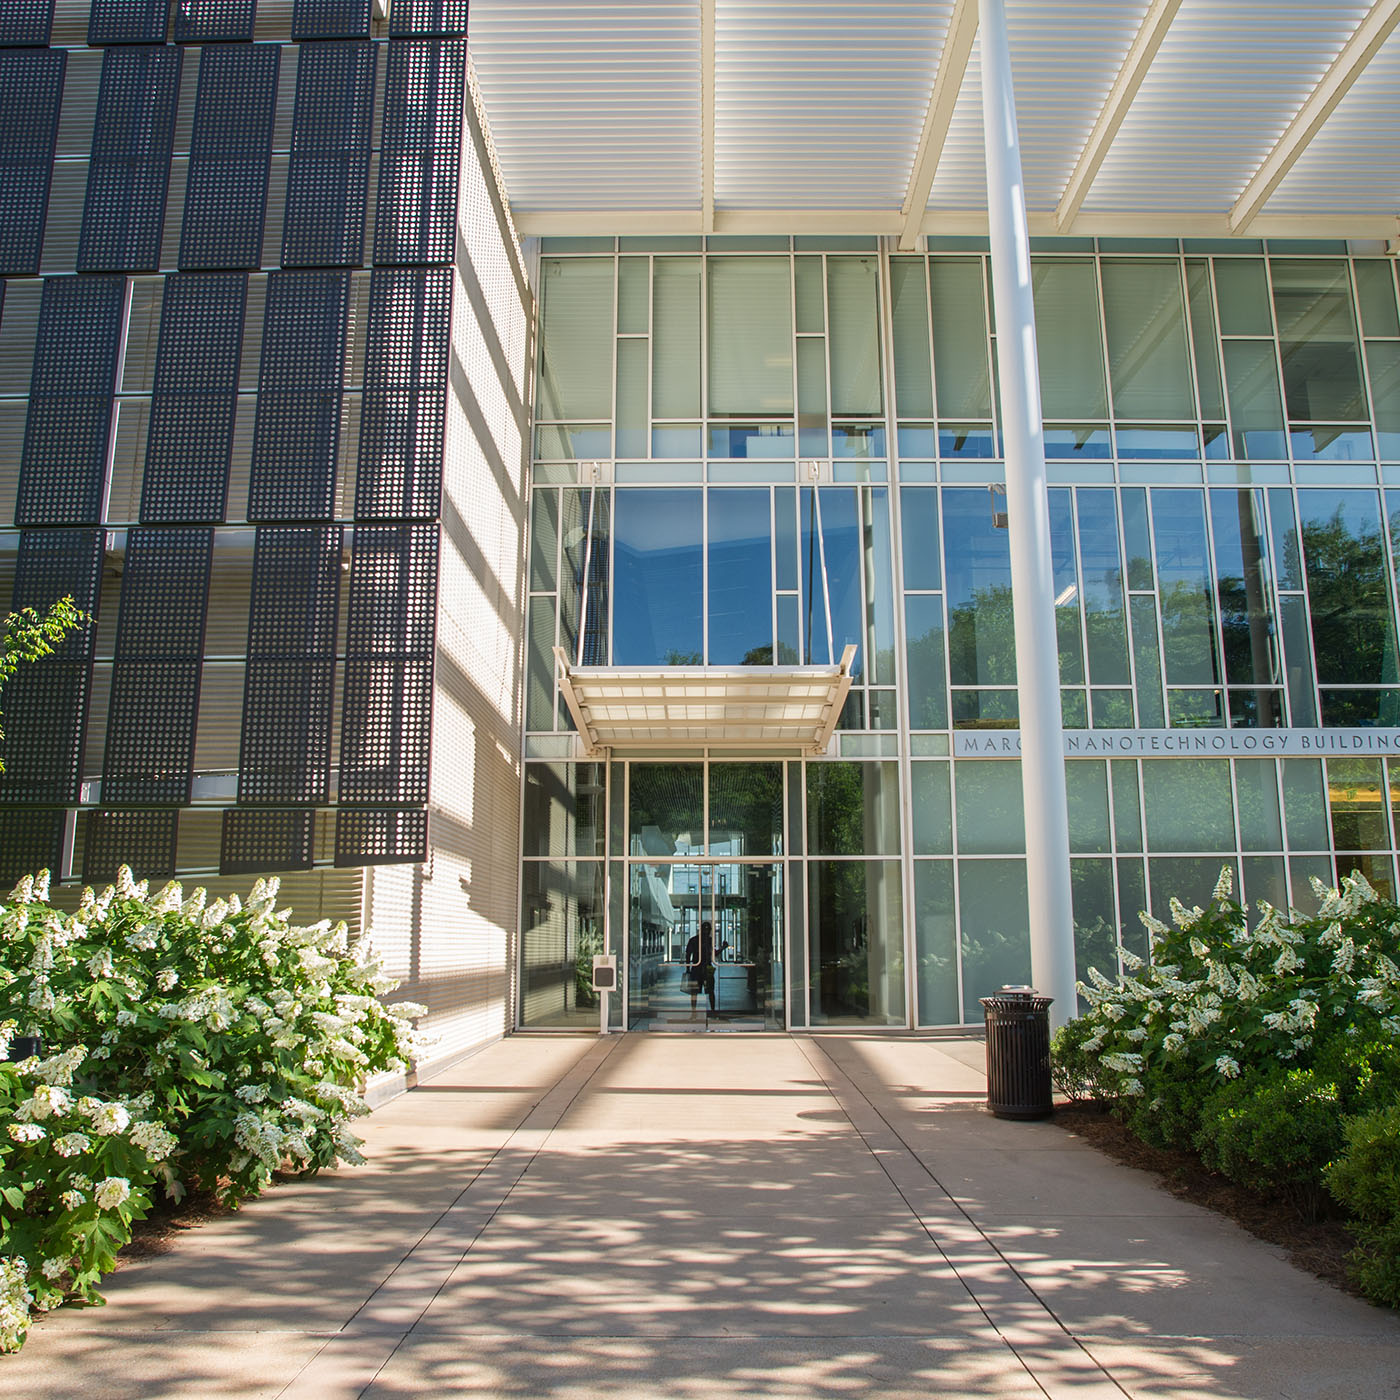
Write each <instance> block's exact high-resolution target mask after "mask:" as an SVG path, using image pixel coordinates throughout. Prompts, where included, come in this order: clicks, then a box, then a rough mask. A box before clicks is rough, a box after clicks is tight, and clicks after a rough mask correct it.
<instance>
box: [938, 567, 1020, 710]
mask: <svg viewBox="0 0 1400 1400" xmlns="http://www.w3.org/2000/svg"><path fill="white" fill-rule="evenodd" d="M948 663H949V667H950V668H951V672H952V677H953V684H954V685H1015V684H1016V634H1015V629H1014V624H1013V622H1012V616H1011V588H1010V585H1008V584H1001V583H998V584H993V585H991V586H990V587H988V588H976V589H974V590H973V591H972V593H971V595H970V596H969V598H968V601H967V602H965V603H960V604H958V606H957V607H955V608H951V609H950V610H949V613H948Z"/></svg>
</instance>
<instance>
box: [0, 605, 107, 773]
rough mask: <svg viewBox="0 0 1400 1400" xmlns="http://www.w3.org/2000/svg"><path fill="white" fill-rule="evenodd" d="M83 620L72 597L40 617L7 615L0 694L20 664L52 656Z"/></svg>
mask: <svg viewBox="0 0 1400 1400" xmlns="http://www.w3.org/2000/svg"><path fill="white" fill-rule="evenodd" d="M87 620H88V618H87V614H86V613H84V612H82V611H81V610H80V609H79V608H77V607H76V606H75V605H74V603H73V600H72V598H60V599H59V600H58V602H56V603H55V604H54V605H53V606H52V607H51V608H50V609H49V610H48V612H47V613H45V614H44V616H42V617H40V616H39V614H38V613H37V612H35V611H34V609H33V608H20V610H19V611H18V612H12V613H10V614H9V615H8V616H7V617H6V618H5V621H4V624H3V626H0V695H2V694H3V691H4V686H5V682H6V681H8V680H9V679H10V677H11V676H13V675H14V673H15V672H16V671H17V670H19V668H20V666H21V664H22V663H24V662H26V661H38V660H39V658H40V657H44V656H52V655H53V654H54V652H55V651H56V650H57V649H58V646H59V643H60V642H62V641H63V639H64V638H65V637H66V636H67V635H68V634H69V633H70V632H71V631H72V630H73V629H74V628H75V627H80V626H81V625H82V624H83V623H85V622H86V621H87ZM4 737H5V731H4V728H3V727H0V739H3V738H4ZM4 771H5V764H4V760H3V759H0V773H3V772H4Z"/></svg>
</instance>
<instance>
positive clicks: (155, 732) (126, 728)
mask: <svg viewBox="0 0 1400 1400" xmlns="http://www.w3.org/2000/svg"><path fill="white" fill-rule="evenodd" d="M213 551H214V532H213V530H211V529H191V528H188V527H175V528H149V527H138V528H137V529H134V530H132V531H130V532H129V534H128V536H127V550H126V567H125V572H124V576H123V578H122V591H121V611H120V612H119V613H118V614H117V642H116V647H115V649H114V652H113V665H112V698H111V701H110V703H109V706H108V710H107V747H106V751H105V753H104V755H103V762H102V797H103V800H104V801H106V802H168V803H177V804H178V803H185V802H188V801H189V800H190V786H191V783H192V781H193V778H194V732H195V722H196V720H197V719H198V716H199V681H200V670H201V665H202V661H201V658H202V656H203V652H204V618H205V612H206V610H207V607H208V600H209V565H210V561H211V559H212V557H213Z"/></svg>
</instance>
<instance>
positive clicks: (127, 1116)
mask: <svg viewBox="0 0 1400 1400" xmlns="http://www.w3.org/2000/svg"><path fill="white" fill-rule="evenodd" d="M4 1038H5V1037H3V1036H0V1039H4ZM86 1060H87V1050H86V1049H85V1047H83V1046H81V1045H75V1046H72V1047H71V1048H69V1049H67V1050H65V1051H63V1052H62V1053H61V1054H58V1055H54V1056H51V1057H50V1058H48V1059H45V1060H41V1059H39V1058H37V1057H34V1058H30V1059H28V1060H22V1061H20V1062H19V1063H17V1064H10V1063H0V1122H3V1124H4V1126H3V1128H0V1203H2V1204H3V1209H0V1351H10V1350H13V1349H14V1348H15V1347H18V1346H19V1344H20V1343H21V1342H22V1341H23V1339H24V1334H25V1330H26V1329H27V1327H28V1325H29V1316H30V1312H31V1310H32V1309H37V1310H39V1311H46V1310H47V1309H49V1308H52V1307H55V1306H57V1305H58V1304H59V1303H61V1302H63V1300H64V1299H65V1298H67V1297H70V1296H73V1297H81V1298H86V1299H90V1300H93V1299H96V1298H97V1296H98V1295H97V1293H96V1291H95V1290H96V1285H97V1281H98V1280H99V1279H100V1278H101V1277H102V1275H103V1274H104V1273H106V1272H108V1271H109V1270H110V1269H111V1268H112V1265H113V1260H114V1257H115V1255H116V1252H117V1250H118V1249H120V1248H121V1246H122V1245H124V1244H125V1243H126V1242H127V1240H129V1239H130V1238H131V1223H132V1221H133V1220H137V1219H139V1218H140V1217H141V1216H142V1215H144V1214H145V1211H146V1208H147V1206H148V1205H149V1204H150V1188H151V1184H152V1182H153V1181H154V1180H155V1175H156V1171H157V1168H158V1166H159V1164H160V1163H161V1162H163V1161H164V1160H165V1158H166V1157H168V1156H169V1154H170V1152H171V1151H172V1149H173V1148H174V1146H175V1138H174V1136H173V1135H172V1134H171V1133H168V1132H167V1131H166V1130H165V1129H164V1128H163V1127H161V1126H160V1124H159V1123H156V1122H154V1121H153V1120H151V1119H150V1118H149V1116H148V1114H149V1111H150V1108H151V1101H150V1096H149V1095H143V1096H142V1097H141V1098H139V1099H137V1100H135V1101H130V1102H128V1101H126V1100H122V1099H109V1098H101V1097H98V1096H96V1095H94V1094H85V1093H82V1092H80V1090H79V1089H78V1088H76V1087H75V1080H76V1081H80V1080H81V1077H82V1073H83V1067H84V1062H85V1061H86Z"/></svg>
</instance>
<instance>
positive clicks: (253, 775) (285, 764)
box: [238, 526, 343, 804]
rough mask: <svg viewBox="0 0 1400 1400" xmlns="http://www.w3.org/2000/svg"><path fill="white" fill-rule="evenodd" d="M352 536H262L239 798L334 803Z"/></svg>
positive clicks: (266, 532)
mask: <svg viewBox="0 0 1400 1400" xmlns="http://www.w3.org/2000/svg"><path fill="white" fill-rule="evenodd" d="M342 540H343V531H342V530H341V529H340V527H338V526H324V527H274V526H262V527H260V528H259V530H258V535H257V544H256V546H255V548H254V554H253V589H252V602H251V606H250V608H249V617H248V664H247V669H246V672H245V676H246V679H245V682H244V691H243V744H242V750H241V753H240V757H239V762H238V800H239V802H241V803H247V802H282V803H285V802H304V803H322V804H324V803H326V802H328V801H329V800H330V763H331V704H332V697H333V695H334V691H335V643H336V622H337V618H338V615H339V605H340V557H341V547H342Z"/></svg>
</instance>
